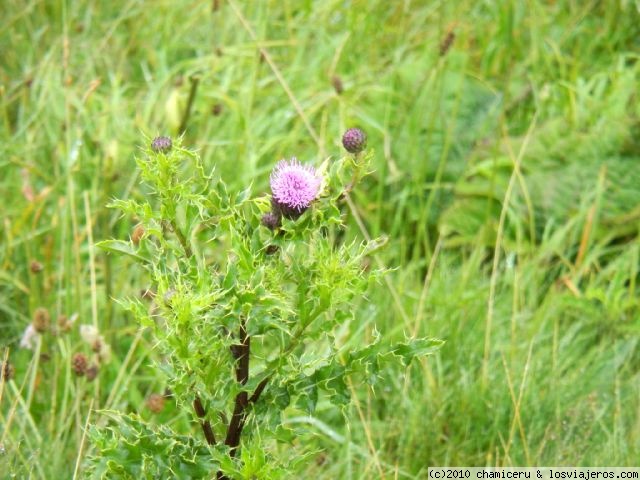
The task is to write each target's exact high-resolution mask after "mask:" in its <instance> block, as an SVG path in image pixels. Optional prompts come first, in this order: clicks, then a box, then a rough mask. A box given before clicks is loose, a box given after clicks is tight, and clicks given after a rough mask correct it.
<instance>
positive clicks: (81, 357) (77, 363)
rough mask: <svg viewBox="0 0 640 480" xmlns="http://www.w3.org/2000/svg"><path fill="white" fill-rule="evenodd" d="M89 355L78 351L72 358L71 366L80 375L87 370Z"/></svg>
mask: <svg viewBox="0 0 640 480" xmlns="http://www.w3.org/2000/svg"><path fill="white" fill-rule="evenodd" d="M87 363H88V362H87V356H86V355H85V354H84V353H79V352H78V353H76V354H74V355H73V358H71V368H72V369H73V371H74V372H75V374H76V375H77V376H78V377H82V376H83V375H84V374H85V373H86V372H87Z"/></svg>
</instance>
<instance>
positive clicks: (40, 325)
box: [31, 307, 51, 333]
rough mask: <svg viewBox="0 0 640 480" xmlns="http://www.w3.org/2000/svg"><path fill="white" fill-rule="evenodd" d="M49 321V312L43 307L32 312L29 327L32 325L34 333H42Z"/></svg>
mask: <svg viewBox="0 0 640 480" xmlns="http://www.w3.org/2000/svg"><path fill="white" fill-rule="evenodd" d="M50 320H51V317H50V316H49V311H48V310H47V309H46V308H44V307H40V308H38V309H36V311H35V312H34V314H33V321H32V322H31V325H33V328H34V329H35V331H36V332H38V333H44V332H46V331H47V329H48V328H49V322H50Z"/></svg>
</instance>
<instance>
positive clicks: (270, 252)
mask: <svg viewBox="0 0 640 480" xmlns="http://www.w3.org/2000/svg"><path fill="white" fill-rule="evenodd" d="M278 250H280V247H278V245H268V246H267V248H266V249H265V251H264V253H266V254H267V255H275V254H276V253H278Z"/></svg>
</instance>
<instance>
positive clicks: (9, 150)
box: [0, 0, 640, 479]
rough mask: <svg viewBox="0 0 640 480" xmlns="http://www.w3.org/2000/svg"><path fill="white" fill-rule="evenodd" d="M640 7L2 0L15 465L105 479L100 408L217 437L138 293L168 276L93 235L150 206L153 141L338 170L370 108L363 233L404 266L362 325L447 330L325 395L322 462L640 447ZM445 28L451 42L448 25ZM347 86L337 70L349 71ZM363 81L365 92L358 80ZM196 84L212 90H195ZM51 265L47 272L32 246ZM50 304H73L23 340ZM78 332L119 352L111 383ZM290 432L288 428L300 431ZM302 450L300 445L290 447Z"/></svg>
mask: <svg viewBox="0 0 640 480" xmlns="http://www.w3.org/2000/svg"><path fill="white" fill-rule="evenodd" d="M638 8H639V7H638V4H637V2H633V1H631V0H611V1H607V2H600V1H586V2H585V1H571V0H565V1H555V2H547V1H542V0H529V1H518V0H506V1H502V2H497V1H496V2H491V1H480V2H472V1H468V0H462V1H459V2H444V1H435V0H434V1H431V0H422V1H417V0H413V1H411V0H404V1H397V2H385V1H379V0H367V1H365V0H352V1H344V0H323V1H311V0H307V1H303V0H279V1H275V0H274V1H270V0H269V1H267V0H265V1H252V2H241V1H239V0H228V1H225V0H221V1H219V2H218V1H213V2H205V1H178V2H176V1H166V0H161V1H157V2H143V1H141V0H130V1H117V2H91V1H77V2H70V1H64V0H60V1H43V0H27V1H24V2H2V4H1V5H0V26H1V29H0V32H1V33H0V50H1V51H2V55H1V57H0V117H1V118H2V121H1V123H0V129H1V130H0V168H1V169H2V170H1V171H2V175H1V176H0V193H1V198H2V202H3V205H2V215H1V216H2V218H1V220H2V222H1V224H0V328H1V332H2V335H1V337H0V340H1V346H2V347H3V351H2V352H1V353H2V355H3V357H4V356H8V358H9V359H10V361H11V363H12V364H13V365H14V366H15V368H16V372H15V377H14V379H13V380H10V381H7V382H2V383H0V426H1V428H0V476H2V477H3V478H26V477H33V478H70V477H72V476H73V477H75V476H82V471H83V467H82V463H83V458H84V456H85V455H86V454H87V453H91V446H90V445H88V444H87V441H86V439H85V436H84V432H85V425H87V424H90V423H96V422H98V423H101V422H102V423H104V422H106V417H105V416H104V415H103V414H101V413H100V411H101V410H111V409H115V410H120V411H127V412H139V413H140V414H141V415H142V416H143V417H144V418H147V419H149V420H151V421H157V422H161V423H165V424H169V425H172V426H174V427H175V428H176V429H179V430H181V431H183V432H187V433H188V432H191V433H193V435H196V436H198V435H200V434H201V432H200V431H199V430H198V428H197V425H191V424H189V422H188V421H187V419H185V418H183V417H181V416H179V415H177V410H176V409H175V407H174V406H172V405H171V402H170V401H169V402H167V405H166V406H165V408H164V410H163V411H162V412H161V413H159V414H154V413H152V412H151V411H150V410H149V409H148V408H147V407H146V406H145V399H147V398H148V397H149V395H150V394H152V393H162V391H163V390H164V384H163V380H162V377H161V376H160V374H159V373H157V372H156V371H155V370H154V369H153V368H152V366H151V364H152V362H153V360H154V359H156V357H157V353H156V352H155V351H154V349H153V344H152V343H151V342H152V340H151V338H150V337H149V336H148V335H146V334H145V333H142V332H140V331H139V329H138V327H137V325H136V324H135V322H134V321H133V319H132V318H130V317H129V316H127V314H125V312H123V311H122V309H120V308H119V307H118V305H117V304H116V303H115V302H114V300H113V299H114V298H123V297H125V296H128V295H129V296H130V295H138V294H139V292H140V291H141V290H143V289H145V288H147V287H148V279H147V278H145V276H144V275H142V273H141V272H140V271H139V270H138V269H136V268H132V265H131V263H129V262H128V261H127V260H126V259H125V258H118V257H114V256H111V255H108V254H105V253H104V252H101V251H99V250H97V249H96V248H95V243H96V242H98V241H100V240H104V239H108V238H122V239H124V238H127V237H128V236H129V235H130V234H131V232H132V230H133V228H134V226H135V223H136V222H135V219H132V218H119V217H118V215H117V214H116V213H114V212H113V211H112V210H109V209H107V208H106V207H105V205H106V204H107V203H108V201H109V200H110V199H111V198H113V197H118V198H138V197H140V196H141V195H142V193H143V192H141V190H140V188H139V181H138V180H139V179H138V177H137V173H136V170H135V162H134V156H135V155H136V152H137V151H138V146H139V143H140V142H141V141H142V138H143V134H146V135H150V136H153V135H155V134H159V133H162V134H168V135H172V136H176V135H179V133H180V131H181V128H182V127H183V126H184V127H185V133H184V144H185V145H189V146H191V147H193V148H194V149H197V150H198V151H199V152H200V154H201V155H202V157H203V160H204V162H205V164H206V165H207V166H208V167H213V166H214V165H215V168H216V170H217V172H218V174H219V175H220V176H221V177H222V178H224V179H225V181H226V182H227V183H228V184H229V185H230V186H231V188H234V189H238V190H239V189H243V188H246V186H248V185H251V191H252V193H253V194H254V195H260V194H261V193H262V192H264V191H266V190H267V182H268V174H269V171H270V170H271V168H272V167H273V165H274V163H275V162H276V161H277V160H279V159H281V158H283V157H290V156H297V157H298V158H300V159H303V160H305V161H315V162H317V163H319V162H321V161H322V160H323V159H324V158H326V157H327V156H329V155H337V154H338V152H339V139H340V135H341V133H342V132H343V131H344V130H345V129H346V128H348V127H351V126H354V125H358V126H360V127H361V128H363V129H364V130H366V131H367V132H368V135H369V146H370V147H372V148H373V149H375V151H376V156H375V161H374V166H375V172H374V174H373V175H372V176H371V177H370V178H368V179H367V180H366V182H365V183H364V184H363V185H360V186H359V187H358V189H357V190H356V191H355V192H354V194H353V203H352V204H350V205H349V207H350V208H349V210H348V212H347V223H348V225H349V227H350V228H349V230H348V233H347V235H348V236H349V237H354V238H363V237H367V236H378V235H387V236H388V237H389V243H388V246H387V247H386V249H384V250H383V251H381V252H380V253H379V254H378V256H377V257H376V258H375V259H372V261H375V262H379V263H380V264H382V265H385V266H387V267H389V268H391V269H393V270H392V271H391V272H390V273H389V275H388V276H387V280H386V281H385V282H381V283H380V284H379V285H377V286H375V287H374V288H373V289H372V290H371V291H370V292H369V295H368V296H367V298H363V299H362V301H361V302H360V303H359V304H357V305H353V308H354V309H357V310H358V312H359V318H360V324H359V325H357V326H356V327H355V328H353V329H352V330H351V331H347V332H344V337H345V342H351V343H352V344H354V345H356V344H357V343H358V339H359V338H362V337H363V336H371V335H373V334H374V333H375V332H376V331H377V332H380V334H381V335H382V337H383V338H384V339H385V340H398V339H403V338H405V337H406V336H414V335H417V334H422V335H431V336H435V337H439V338H442V339H444V340H445V341H446V344H445V346H444V347H443V348H442V349H441V351H440V352H439V353H438V355H436V356H434V357H430V359H429V360H426V361H422V362H415V363H414V364H412V366H411V367H410V368H409V370H407V371H406V372H405V371H404V370H403V369H402V368H401V367H394V368H392V367H389V368H388V370H387V371H386V372H385V380H384V381H383V382H379V383H378V384H376V385H374V387H373V388H372V389H369V388H366V387H365V386H364V385H361V384H359V383H356V382H354V384H353V385H352V391H353V394H354V403H353V405H352V406H351V407H350V408H349V409H347V410H346V411H339V410H336V409H335V407H333V406H332V405H331V404H330V403H329V402H328V400H327V399H321V402H320V406H319V408H318V410H317V412H316V414H315V416H314V417H300V416H296V415H293V414H292V415H291V416H290V418H289V419H288V421H289V422H292V423H296V424H299V425H307V426H308V435H307V436H306V437H304V438H301V439H299V441H298V444H297V445H296V446H295V447H294V448H295V449H298V450H299V451H300V452H302V451H306V450H309V449H311V450H316V451H318V452H321V453H317V454H314V455H312V456H310V457H309V461H308V462H305V463H304V464H303V466H302V467H301V468H302V471H301V475H302V474H304V475H314V476H315V477H316V478H345V479H356V478H424V477H425V475H426V469H427V467H428V466H433V465H478V466H480V465H497V466H502V465H516V466H526V465H532V466H533V465H592V466H604V465H634V462H635V464H637V459H638V458H640V438H639V437H638V432H640V429H639V427H640V415H639V412H640V401H639V398H640V397H639V394H640V383H639V377H638V366H639V365H640V351H639V348H638V339H639V337H638V333H639V331H640V324H639V323H638V322H639V314H640V302H639V300H638V296H637V286H636V283H637V279H638V261H639V254H640V251H639V249H640V244H639V242H638V237H637V233H638V232H637V226H638V220H639V217H640V188H639V187H638V185H640V183H638V182H639V181H640V166H639V163H638V162H639V161H640V135H638V134H639V133H640V107H639V106H638V99H637V91H638V85H639V84H640V83H639V80H640V62H638V58H639V57H638V52H639V49H640V13H639V10H638ZM447 43H448V44H449V45H447ZM338 79H339V80H338ZM337 83H340V84H341V87H342V88H341V90H342V91H341V92H338V91H337V90H336V84H337ZM190 99H191V100H190ZM34 260H36V261H38V262H40V263H41V264H42V266H43V267H44V268H43V271H42V272H40V273H34V272H32V271H31V268H30V265H31V262H32V261H34ZM38 307H45V308H47V309H48V310H49V311H50V313H51V317H52V322H55V321H56V319H57V318H58V317H59V316H61V315H66V316H68V317H71V316H72V315H74V314H77V316H78V320H77V321H76V323H75V324H74V327H73V329H72V331H71V332H70V333H69V334H64V335H62V334H61V335H58V336H52V335H51V334H46V335H44V336H43V337H42V339H41V341H40V342H38V345H37V346H36V347H35V350H34V351H31V350H25V349H21V348H19V346H18V344H19V340H20V337H21V335H22V333H23V331H24V329H25V328H26V326H27V325H28V324H29V323H30V321H31V318H32V315H33V313H34V312H35V310H36V309H37V308H38ZM79 324H93V325H95V326H97V327H98V328H99V329H100V331H101V332H102V333H103V334H104V335H105V338H106V339H107V341H109V342H110V343H111V345H112V348H113V351H114V355H113V359H112V361H111V362H110V363H109V364H108V365H107V366H105V367H104V368H103V369H102V370H101V371H100V373H99V375H98V377H97V379H96V380H95V381H94V382H92V383H87V382H86V381H85V380H84V379H78V378H75V376H74V375H73V372H72V370H71V357H72V355H73V354H74V353H75V352H77V351H88V350H87V347H86V346H85V345H84V344H83V343H82V340H81V337H80V335H79V331H78V325H79ZM274 448H275V449H277V448H278V447H274ZM279 448H281V450H282V454H283V456H285V455H289V454H290V453H289V451H288V450H289V448H290V447H279Z"/></svg>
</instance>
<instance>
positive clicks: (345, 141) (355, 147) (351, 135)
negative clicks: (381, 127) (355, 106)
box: [342, 128, 367, 153]
mask: <svg viewBox="0 0 640 480" xmlns="http://www.w3.org/2000/svg"><path fill="white" fill-rule="evenodd" d="M342 145H343V146H344V148H345V150H346V151H347V152H349V153H360V152H361V151H363V150H364V149H365V147H366V146H367V135H366V133H364V132H363V131H362V130H360V129H359V128H350V129H349V130H347V131H346V132H344V135H343V136H342Z"/></svg>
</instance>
